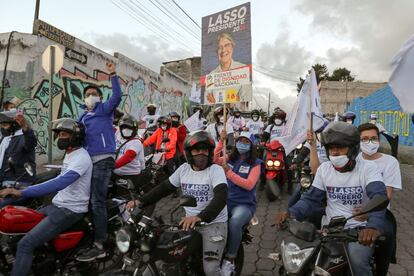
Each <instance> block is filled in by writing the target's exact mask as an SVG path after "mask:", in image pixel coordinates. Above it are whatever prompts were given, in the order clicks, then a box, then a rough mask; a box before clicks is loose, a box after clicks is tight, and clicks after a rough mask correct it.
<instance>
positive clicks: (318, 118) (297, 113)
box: [279, 68, 324, 155]
mask: <svg viewBox="0 0 414 276" xmlns="http://www.w3.org/2000/svg"><path fill="white" fill-rule="evenodd" d="M311 112H313V114H314V115H313V129H314V130H316V129H318V128H320V127H321V126H322V125H323V122H324V119H323V116H322V115H323V113H322V110H321V101H320V98H319V92H318V84H317V82H316V74H315V70H313V68H312V69H311V73H310V75H308V76H307V78H306V80H305V82H304V84H303V86H302V89H301V90H300V93H299V96H298V98H297V99H296V103H295V105H294V106H293V108H292V110H291V112H290V113H289V114H288V119H287V123H286V128H285V135H284V137H281V139H280V140H279V141H280V142H281V143H282V144H283V146H284V148H285V152H286V155H287V154H289V153H290V152H291V151H292V150H294V149H295V148H296V147H297V146H298V145H299V144H301V143H303V142H304V141H305V140H306V132H307V130H308V129H309V127H310V116H311Z"/></svg>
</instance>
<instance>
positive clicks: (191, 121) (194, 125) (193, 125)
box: [184, 111, 200, 132]
mask: <svg viewBox="0 0 414 276" xmlns="http://www.w3.org/2000/svg"><path fill="white" fill-rule="evenodd" d="M199 116H200V111H197V112H196V113H194V114H193V115H192V116H191V117H190V118H188V119H187V120H185V121H184V125H185V127H186V128H187V130H188V131H189V132H193V131H195V130H199V129H200V127H199V124H200V123H199V122H200V120H199Z"/></svg>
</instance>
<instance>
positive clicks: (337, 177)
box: [276, 122, 388, 275]
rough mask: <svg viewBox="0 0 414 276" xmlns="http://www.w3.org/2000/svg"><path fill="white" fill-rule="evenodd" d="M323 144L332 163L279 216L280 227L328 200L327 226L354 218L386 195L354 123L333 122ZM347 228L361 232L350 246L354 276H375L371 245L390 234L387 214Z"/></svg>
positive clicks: (321, 168) (373, 215) (324, 165)
mask: <svg viewBox="0 0 414 276" xmlns="http://www.w3.org/2000/svg"><path fill="white" fill-rule="evenodd" d="M321 143H322V144H323V145H324V146H325V147H326V153H327V154H328V158H329V160H330V162H324V163H322V164H321V165H320V166H319V168H318V170H317V172H316V175H315V179H314V181H313V183H312V187H311V188H310V190H309V191H308V193H306V194H305V195H304V196H303V197H302V198H301V199H300V200H299V201H298V202H296V204H295V205H293V206H292V207H290V208H289V211H288V212H281V213H279V214H277V216H276V222H277V223H278V224H279V225H280V224H281V223H282V222H283V221H284V220H285V219H286V218H287V217H288V216H291V217H294V218H296V219H298V220H303V219H305V218H307V217H309V216H310V215H311V214H312V213H313V212H315V210H317V209H318V208H319V207H320V204H321V201H322V200H323V199H324V198H326V201H327V207H326V218H327V219H326V221H323V222H322V224H323V225H326V224H328V223H329V221H330V219H331V218H332V217H335V216H344V217H345V218H348V217H350V216H352V215H353V214H354V213H355V212H356V210H357V209H358V208H360V207H361V206H363V205H364V204H365V203H366V201H368V199H371V198H373V197H375V196H378V195H382V196H386V195H387V192H386V189H385V185H384V182H383V180H382V176H381V173H380V171H379V169H378V167H377V165H376V164H375V163H374V162H372V161H368V160H363V159H362V158H356V157H357V156H358V153H359V145H360V135H359V131H358V129H357V128H356V127H355V126H353V125H352V124H347V123H345V122H334V123H331V124H329V125H328V127H327V128H326V129H325V130H324V131H323V132H322V135H321ZM345 228H352V229H355V228H356V229H361V231H360V232H359V235H358V241H359V242H358V243H355V242H351V243H349V244H348V251H349V258H350V262H351V267H352V271H353V274H354V275H372V271H371V265H370V261H371V258H372V256H373V254H374V248H373V247H371V245H372V244H373V243H374V242H375V240H376V239H377V237H378V236H380V235H381V234H384V233H386V232H387V231H388V225H387V224H386V220H385V211H378V212H371V213H369V214H368V220H367V221H363V222H362V221H358V220H356V219H350V220H349V221H348V222H347V223H346V225H345Z"/></svg>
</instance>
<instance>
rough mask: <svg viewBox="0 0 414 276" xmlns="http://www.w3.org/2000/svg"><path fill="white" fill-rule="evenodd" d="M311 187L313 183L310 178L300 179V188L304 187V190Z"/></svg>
mask: <svg viewBox="0 0 414 276" xmlns="http://www.w3.org/2000/svg"><path fill="white" fill-rule="evenodd" d="M310 185H311V181H310V178H309V177H302V178H301V179H300V186H302V188H305V189H307V188H309V187H310Z"/></svg>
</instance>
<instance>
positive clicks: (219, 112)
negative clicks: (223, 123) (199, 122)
mask: <svg viewBox="0 0 414 276" xmlns="http://www.w3.org/2000/svg"><path fill="white" fill-rule="evenodd" d="M223 111H224V108H223V106H218V107H216V109H214V113H213V116H214V119H215V120H216V122H219V118H218V116H219V115H223ZM226 111H227V114H228V113H229V109H228V108H227V107H226Z"/></svg>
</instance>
